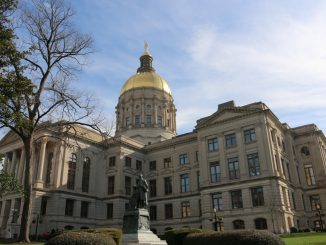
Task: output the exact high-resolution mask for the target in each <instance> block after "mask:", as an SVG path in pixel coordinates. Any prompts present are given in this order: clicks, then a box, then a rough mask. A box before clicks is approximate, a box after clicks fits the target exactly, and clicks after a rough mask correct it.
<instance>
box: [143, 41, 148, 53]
mask: <svg viewBox="0 0 326 245" xmlns="http://www.w3.org/2000/svg"><path fill="white" fill-rule="evenodd" d="M144 53H148V43H147V41H145V42H144Z"/></svg>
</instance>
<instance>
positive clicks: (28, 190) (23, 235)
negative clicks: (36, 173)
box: [19, 136, 33, 242]
mask: <svg viewBox="0 0 326 245" xmlns="http://www.w3.org/2000/svg"><path fill="white" fill-rule="evenodd" d="M32 139H33V137H32V136H31V137H28V138H26V139H25V140H23V142H24V148H25V159H26V162H25V179H24V205H23V212H22V217H21V225H20V234H19V241H25V242H30V240H29V233H30V223H31V222H30V216H31V210H32V192H33V182H32V175H33V171H32V169H31V159H32V152H33V140H32Z"/></svg>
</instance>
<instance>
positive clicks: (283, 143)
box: [282, 140, 286, 152]
mask: <svg viewBox="0 0 326 245" xmlns="http://www.w3.org/2000/svg"><path fill="white" fill-rule="evenodd" d="M282 150H283V151H284V152H286V148H285V142H284V140H282Z"/></svg>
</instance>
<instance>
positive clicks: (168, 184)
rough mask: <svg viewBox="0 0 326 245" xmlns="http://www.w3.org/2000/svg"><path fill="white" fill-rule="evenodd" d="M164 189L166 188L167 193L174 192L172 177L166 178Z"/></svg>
mask: <svg viewBox="0 0 326 245" xmlns="http://www.w3.org/2000/svg"><path fill="white" fill-rule="evenodd" d="M164 190H165V195H169V194H172V177H165V178H164Z"/></svg>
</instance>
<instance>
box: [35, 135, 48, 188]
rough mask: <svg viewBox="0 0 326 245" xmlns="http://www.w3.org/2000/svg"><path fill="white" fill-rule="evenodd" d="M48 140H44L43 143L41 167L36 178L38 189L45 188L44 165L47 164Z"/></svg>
mask: <svg viewBox="0 0 326 245" xmlns="http://www.w3.org/2000/svg"><path fill="white" fill-rule="evenodd" d="M46 144H47V138H42V141H41V151H40V158H39V167H38V172H37V178H36V183H35V184H36V187H39V188H43V185H44V180H43V175H44V174H43V172H44V164H45V151H46Z"/></svg>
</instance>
